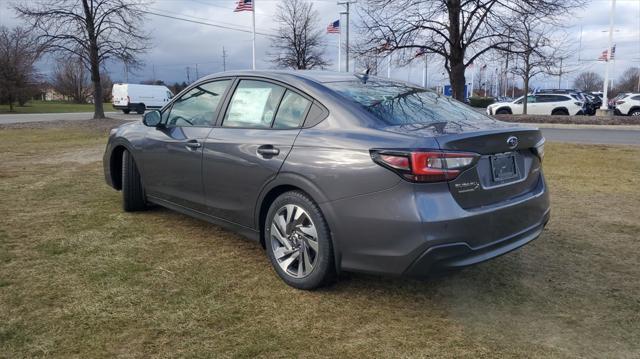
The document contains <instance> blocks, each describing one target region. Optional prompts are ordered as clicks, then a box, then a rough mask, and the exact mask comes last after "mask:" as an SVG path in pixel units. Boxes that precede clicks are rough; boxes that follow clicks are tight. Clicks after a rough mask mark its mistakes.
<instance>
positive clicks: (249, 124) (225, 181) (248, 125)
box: [202, 78, 312, 227]
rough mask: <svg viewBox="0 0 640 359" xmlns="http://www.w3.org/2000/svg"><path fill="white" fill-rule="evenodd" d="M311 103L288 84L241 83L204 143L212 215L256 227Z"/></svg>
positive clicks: (242, 80)
mask: <svg viewBox="0 0 640 359" xmlns="http://www.w3.org/2000/svg"><path fill="white" fill-rule="evenodd" d="M311 103H312V101H311V99H310V98H308V97H307V96H306V95H303V94H301V93H299V92H297V91H296V90H295V89H291V88H288V87H287V86H286V85H284V84H280V83H275V82H269V81H266V80H256V79H252V78H242V79H240V80H239V81H238V82H237V85H236V88H235V90H234V92H233V94H232V95H231V98H230V100H229V103H228V105H227V108H226V111H225V113H224V115H221V116H220V119H219V126H217V127H215V128H214V129H213V130H212V131H211V133H210V134H209V136H208V138H207V139H206V142H205V144H204V154H203V156H204V159H203V168H202V173H203V182H204V193H205V196H206V198H207V206H208V213H209V214H210V215H213V216H215V217H219V218H222V219H225V220H228V221H231V222H234V223H237V224H241V225H244V226H247V227H253V224H254V223H253V219H254V209H255V205H256V200H257V197H258V194H259V193H260V191H261V189H262V188H263V187H264V186H265V184H266V183H268V182H269V181H270V180H272V179H273V178H274V177H275V176H276V175H277V173H278V171H279V170H280V167H281V166H282V164H283V162H284V160H285V158H286V157H287V155H288V154H289V151H290V150H291V147H292V146H293V143H294V141H295V139H296V136H297V135H298V133H299V132H300V128H301V126H302V123H303V122H304V119H305V117H306V114H307V112H308V111H309V107H310V105H311Z"/></svg>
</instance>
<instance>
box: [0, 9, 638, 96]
mask: <svg viewBox="0 0 640 359" xmlns="http://www.w3.org/2000/svg"><path fill="white" fill-rule="evenodd" d="M311 2H312V3H313V6H314V8H315V9H316V10H317V11H318V14H319V16H318V24H319V27H320V28H322V29H324V28H325V27H326V25H327V24H329V23H330V22H332V21H334V20H336V19H338V17H339V16H340V15H339V12H340V11H342V7H341V6H339V5H337V4H336V1H335V0H312V1H311ZM10 3H11V2H10V1H9V0H0V24H1V25H5V26H9V27H11V26H15V25H20V24H21V20H20V19H17V18H16V15H15V13H14V12H13V10H11V7H10ZM277 3H278V1H277V0H255V5H256V29H257V31H258V32H262V33H274V32H275V29H276V28H277V24H276V23H275V22H274V21H273V17H274V14H275V12H276V7H277ZM234 7H235V3H234V0H156V1H155V2H154V3H153V4H152V5H151V6H150V8H149V10H150V11H152V12H155V13H159V14H165V15H169V16H174V17H181V18H185V19H191V20H194V21H202V22H207V23H210V24H217V25H222V26H230V27H234V28H241V29H244V30H250V29H251V13H250V12H239V13H234V12H233V9H234ZM354 7H356V9H354ZM357 7H358V4H355V5H352V16H351V18H352V21H354V22H352V24H354V23H355V22H357V21H358V16H357V11H358V10H357ZM609 8H610V1H609V0H592V1H590V2H589V3H588V5H587V6H586V7H585V8H583V9H578V10H575V11H574V12H573V13H572V14H571V15H572V16H570V18H568V19H567V22H566V24H567V28H566V30H565V31H566V32H567V33H568V40H569V45H568V46H569V47H570V52H571V54H572V56H571V57H570V58H569V59H567V60H566V62H565V64H564V65H565V68H566V69H567V70H569V71H570V72H569V73H568V74H567V75H565V76H564V77H563V79H562V86H563V87H570V86H571V83H572V80H573V77H575V76H576V75H577V74H578V73H580V72H581V71H594V72H597V73H600V74H601V75H603V74H604V68H605V66H604V63H603V62H598V61H594V60H595V59H597V57H598V56H599V55H600V53H601V52H602V51H603V50H605V49H606V48H607V46H608V28H609ZM614 18H615V26H614V28H615V32H614V43H615V44H616V45H617V46H616V61H615V62H614V63H612V64H613V69H612V77H613V78H614V79H617V78H618V77H619V75H620V74H622V72H623V71H624V70H625V69H627V68H628V67H631V66H640V0H617V1H616V10H615V16H614ZM343 20H344V18H343ZM343 23H344V21H343ZM143 27H144V31H146V32H148V33H149V35H150V36H151V49H150V50H149V51H148V52H147V53H146V54H144V55H142V56H141V59H142V61H143V62H144V66H143V67H142V68H140V69H138V70H135V71H131V72H129V73H128V76H127V75H126V74H125V69H124V66H123V65H122V64H118V63H110V64H109V65H108V67H107V69H108V71H109V74H110V76H111V78H112V79H113V80H115V81H117V82H124V81H125V80H127V79H128V81H129V82H132V83H135V82H140V81H143V80H149V79H153V78H154V75H155V78H157V79H160V80H163V81H165V82H166V83H173V82H176V81H177V82H182V81H187V73H188V78H189V80H191V81H193V80H194V79H195V78H196V77H197V76H200V77H201V76H204V75H207V74H211V73H215V72H219V71H222V70H223V58H222V53H223V47H224V49H225V52H226V68H227V70H232V69H248V68H250V67H251V33H250V32H241V31H235V30H229V29H222V28H218V27H213V26H207V25H203V24H196V23H191V22H185V21H180V20H176V19H170V18H166V17H161V16H157V15H151V14H149V15H148V17H147V19H146V21H145V23H144V24H143ZM324 36H325V40H326V52H325V54H326V57H327V58H328V59H329V60H330V61H331V62H332V63H333V64H332V65H331V66H330V67H329V69H331V70H335V69H337V57H338V37H339V36H342V37H344V32H343V34H341V35H336V34H325V35H324ZM355 36H357V35H356V29H355V28H353V25H352V32H351V37H352V38H353V37H355ZM269 45H270V38H269V37H267V36H264V35H260V34H258V35H257V36H256V57H257V68H258V69H269V68H273V64H272V63H271V62H270V61H269V56H268V54H269V51H270V46H269ZM343 55H344V54H343ZM428 62H429V84H430V85H431V86H435V85H442V84H444V83H446V82H447V80H446V76H445V74H444V70H443V69H442V63H441V61H440V60H439V59H437V57H436V56H435V55H432V56H431V57H430V58H429V61H428ZM489 66H492V64H489ZM423 67H424V62H420V63H418V62H416V63H414V64H413V65H411V66H410V67H409V66H405V67H400V66H395V65H393V66H392V67H391V77H392V78H396V79H401V80H405V81H411V82H415V83H418V84H419V83H421V82H422V71H423ZM52 68H53V60H52V59H50V58H47V59H44V60H43V61H41V62H40V63H39V64H38V69H39V70H40V71H41V72H42V73H43V75H45V76H47V75H50V74H51V69H52ZM196 68H197V73H196ZM343 68H344V65H343ZM490 69H491V67H490ZM351 70H353V64H352V65H351ZM358 70H360V69H358ZM469 71H470V70H468V73H467V82H468V81H469V77H470V76H471V75H470V73H469ZM379 74H380V75H382V76H386V75H387V66H386V64H383V65H382V66H381V68H380V71H379ZM476 76H477V75H476ZM533 84H534V86H541V87H551V86H554V87H555V86H557V84H558V79H557V77H556V78H550V77H548V76H547V77H545V76H540V77H538V78H536V79H534V81H533Z"/></svg>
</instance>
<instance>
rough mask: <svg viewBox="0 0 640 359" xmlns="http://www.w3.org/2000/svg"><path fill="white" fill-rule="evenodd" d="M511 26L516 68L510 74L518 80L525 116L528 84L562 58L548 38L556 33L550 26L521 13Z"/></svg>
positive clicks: (554, 27)
mask: <svg viewBox="0 0 640 359" xmlns="http://www.w3.org/2000/svg"><path fill="white" fill-rule="evenodd" d="M510 27H511V31H510V32H511V33H512V36H511V41H512V43H511V48H510V51H511V52H513V54H514V56H515V58H516V62H517V65H516V66H515V67H513V68H512V69H511V72H512V73H513V74H515V75H516V76H519V77H520V78H521V79H522V82H523V84H524V86H523V87H524V88H523V90H524V93H525V96H524V97H523V101H522V112H523V113H524V114H526V113H527V96H526V95H527V94H528V93H529V81H531V79H532V78H534V77H535V76H537V75H539V74H542V73H549V71H550V69H551V68H553V67H554V66H555V64H556V61H558V59H559V58H560V57H561V56H562V55H561V54H560V53H559V51H560V50H559V49H560V48H563V46H561V45H560V44H559V43H558V42H561V41H559V40H556V41H555V42H556V43H554V41H552V39H551V37H552V35H553V34H554V32H555V31H556V26H555V25H554V24H549V23H546V22H545V21H543V20H542V19H538V18H536V17H535V16H534V15H530V14H522V15H521V21H518V22H516V23H513V24H511V25H510Z"/></svg>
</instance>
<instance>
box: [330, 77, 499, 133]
mask: <svg viewBox="0 0 640 359" xmlns="http://www.w3.org/2000/svg"><path fill="white" fill-rule="evenodd" d="M325 85H326V86H327V87H329V88H330V89H332V90H335V91H337V92H338V93H340V94H342V95H343V96H345V97H348V98H350V99H352V100H354V101H355V102H357V103H359V104H360V105H362V106H363V107H364V108H365V109H366V110H367V111H369V112H370V113H371V114H373V115H374V116H375V117H376V118H378V119H379V120H381V121H382V122H384V123H386V124H387V125H413V124H434V123H443V122H468V123H474V122H493V119H491V118H489V117H487V116H485V115H484V114H483V113H481V112H479V111H476V110H474V109H473V108H471V107H469V106H467V105H465V104H463V103H461V102H458V101H456V100H453V99H451V98H450V97H446V96H443V95H440V94H437V93H435V92H433V91H430V90H426V89H424V88H420V87H413V86H411V85H408V84H405V83H401V82H393V81H385V80H379V79H374V80H369V81H364V80H361V81H357V80H355V81H341V82H328V83H325Z"/></svg>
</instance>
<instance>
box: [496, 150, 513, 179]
mask: <svg viewBox="0 0 640 359" xmlns="http://www.w3.org/2000/svg"><path fill="white" fill-rule="evenodd" d="M491 173H492V174H493V180H494V181H499V182H502V181H506V180H510V179H514V178H517V177H518V165H517V164H516V155H515V154H514V153H502V154H499V155H493V156H491Z"/></svg>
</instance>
